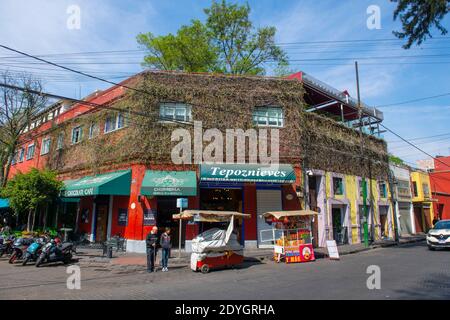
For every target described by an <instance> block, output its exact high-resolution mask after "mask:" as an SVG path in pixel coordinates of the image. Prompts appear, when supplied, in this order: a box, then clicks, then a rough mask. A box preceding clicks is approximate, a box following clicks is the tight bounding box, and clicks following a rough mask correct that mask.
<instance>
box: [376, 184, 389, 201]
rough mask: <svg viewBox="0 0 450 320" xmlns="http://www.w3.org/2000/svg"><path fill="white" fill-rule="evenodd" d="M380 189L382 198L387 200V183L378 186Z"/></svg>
mask: <svg viewBox="0 0 450 320" xmlns="http://www.w3.org/2000/svg"><path fill="white" fill-rule="evenodd" d="M378 187H379V189H380V198H387V189H386V182H384V181H382V182H380V183H379V184H378Z"/></svg>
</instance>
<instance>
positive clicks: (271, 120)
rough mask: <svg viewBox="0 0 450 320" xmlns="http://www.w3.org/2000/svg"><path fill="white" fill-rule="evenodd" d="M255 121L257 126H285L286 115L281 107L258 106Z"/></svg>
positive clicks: (254, 116)
mask: <svg viewBox="0 0 450 320" xmlns="http://www.w3.org/2000/svg"><path fill="white" fill-rule="evenodd" d="M253 123H254V124H255V125H257V126H269V127H283V125H284V115H283V109H282V108H281V107H256V108H255V109H254V110H253Z"/></svg>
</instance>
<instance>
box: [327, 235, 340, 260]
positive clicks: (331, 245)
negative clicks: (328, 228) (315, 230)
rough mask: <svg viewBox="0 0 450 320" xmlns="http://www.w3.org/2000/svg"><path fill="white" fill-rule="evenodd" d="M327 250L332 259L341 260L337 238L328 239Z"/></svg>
mask: <svg viewBox="0 0 450 320" xmlns="http://www.w3.org/2000/svg"><path fill="white" fill-rule="evenodd" d="M327 250H328V257H329V258H330V259H331V260H339V251H338V248H337V244H336V241H335V240H327Z"/></svg>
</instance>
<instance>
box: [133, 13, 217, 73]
mask: <svg viewBox="0 0 450 320" xmlns="http://www.w3.org/2000/svg"><path fill="white" fill-rule="evenodd" d="M137 41H138V43H139V44H140V45H141V46H142V47H144V48H146V49H147V50H148V51H149V54H148V55H147V56H146V57H145V58H144V62H143V65H144V66H147V67H150V68H156V69H162V70H183V71H187V72H208V71H216V70H215V67H216V65H217V57H218V54H217V50H216V48H215V47H214V46H213V45H212V42H211V37H210V35H209V33H208V31H207V30H206V27H205V26H204V25H203V24H202V23H201V22H200V21H198V20H193V21H192V22H191V25H189V26H182V27H181V28H180V29H179V30H178V32H177V34H176V35H173V34H171V33H169V34H168V35H166V36H159V37H155V36H154V35H153V34H152V33H151V32H148V33H141V34H139V35H138V36H137Z"/></svg>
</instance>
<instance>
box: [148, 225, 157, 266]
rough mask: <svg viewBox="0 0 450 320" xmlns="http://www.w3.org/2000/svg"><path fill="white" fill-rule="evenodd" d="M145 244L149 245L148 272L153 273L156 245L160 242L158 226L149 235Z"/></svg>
mask: <svg viewBox="0 0 450 320" xmlns="http://www.w3.org/2000/svg"><path fill="white" fill-rule="evenodd" d="M145 242H146V245H147V272H153V271H155V259H156V252H157V248H156V244H157V242H158V228H157V227H156V226H155V227H153V228H152V231H150V233H149V234H147V238H146V240H145Z"/></svg>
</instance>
